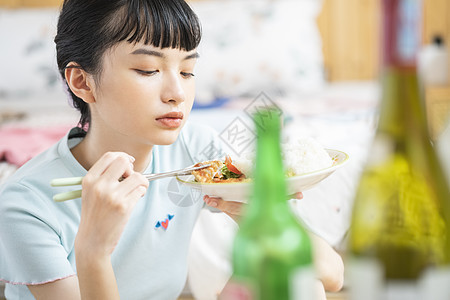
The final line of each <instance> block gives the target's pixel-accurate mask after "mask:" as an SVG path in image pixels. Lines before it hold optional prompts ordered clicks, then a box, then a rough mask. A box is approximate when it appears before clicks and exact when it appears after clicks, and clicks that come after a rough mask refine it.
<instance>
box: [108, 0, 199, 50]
mask: <svg viewBox="0 0 450 300" xmlns="http://www.w3.org/2000/svg"><path fill="white" fill-rule="evenodd" d="M109 25H110V26H107V27H108V28H110V30H111V31H112V32H110V33H109V34H110V35H112V36H113V38H112V40H113V41H117V42H120V41H124V40H126V41H127V42H129V43H138V42H142V43H144V44H146V45H152V46H154V47H159V48H175V49H180V50H185V51H191V50H193V49H195V48H197V46H198V44H199V43H200V39H201V26H200V22H199V20H198V18H197V15H196V14H195V13H194V12H193V11H192V9H191V8H190V7H189V5H188V4H187V3H186V2H184V0H181V1H180V0H147V1H142V0H132V1H127V4H126V5H125V6H123V7H122V9H121V10H120V12H119V14H118V15H114V16H112V18H111V19H110V20H109Z"/></svg>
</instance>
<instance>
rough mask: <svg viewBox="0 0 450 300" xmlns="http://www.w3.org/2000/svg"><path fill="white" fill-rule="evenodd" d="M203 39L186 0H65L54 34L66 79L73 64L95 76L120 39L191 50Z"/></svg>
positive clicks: (86, 116)
mask: <svg viewBox="0 0 450 300" xmlns="http://www.w3.org/2000/svg"><path fill="white" fill-rule="evenodd" d="M200 39H201V27H200V22H199V20H198V18H197V16H196V14H195V13H194V12H193V11H192V9H191V8H190V7H189V5H188V4H187V3H186V2H185V1H184V0H66V1H64V4H63V6H62V9H61V13H60V16H59V20H58V29H57V35H56V37H55V43H56V58H57V62H58V68H59V71H60V74H61V76H62V77H63V79H65V75H64V73H65V69H66V67H67V64H68V63H70V62H75V63H76V64H78V67H79V68H82V69H83V70H85V71H86V72H88V73H90V74H93V75H94V78H97V77H98V76H99V75H100V74H101V71H102V57H103V54H104V53H105V51H107V50H108V49H110V48H111V47H113V46H114V45H115V44H117V43H119V42H121V41H125V40H126V41H127V42H129V43H137V42H143V43H145V44H148V45H152V46H155V47H160V48H177V49H180V50H185V51H191V50H193V49H195V48H197V46H198V44H199V43H200ZM67 89H68V91H69V93H70V95H71V97H72V99H73V105H74V107H75V108H77V109H78V110H79V111H80V112H81V118H80V125H81V127H84V126H85V125H86V124H89V122H90V121H91V115H90V111H89V106H88V104H86V103H85V102H84V101H83V100H82V99H80V98H78V97H77V96H76V95H75V94H74V93H73V92H72V91H71V90H70V88H69V87H68V86H67Z"/></svg>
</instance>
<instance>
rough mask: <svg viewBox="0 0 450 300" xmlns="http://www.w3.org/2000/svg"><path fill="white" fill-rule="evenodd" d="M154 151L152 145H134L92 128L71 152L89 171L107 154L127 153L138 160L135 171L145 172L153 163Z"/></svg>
mask: <svg viewBox="0 0 450 300" xmlns="http://www.w3.org/2000/svg"><path fill="white" fill-rule="evenodd" d="M152 149H153V146H152V145H144V144H142V143H137V142H134V143H133V142H131V141H129V139H121V138H117V137H112V136H108V135H105V134H100V133H97V132H96V131H95V130H93V129H92V128H91V129H89V131H88V133H87V134H86V137H85V138H84V139H83V140H82V141H81V142H80V143H79V144H78V145H76V146H75V147H73V148H72V149H71V152H72V154H73V156H74V157H75V159H76V160H77V161H78V162H79V163H80V164H81V165H82V166H83V167H84V168H85V169H86V170H89V169H90V168H91V167H92V166H93V165H94V164H95V162H96V161H97V160H99V159H100V157H102V155H103V154H105V153H106V152H111V151H113V152H125V153H127V154H129V155H131V156H133V157H134V158H135V159H136V161H135V162H134V170H135V171H137V172H144V171H145V169H146V168H147V166H148V165H149V164H150V162H151V153H152Z"/></svg>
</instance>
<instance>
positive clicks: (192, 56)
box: [131, 48, 200, 60]
mask: <svg viewBox="0 0 450 300" xmlns="http://www.w3.org/2000/svg"><path fill="white" fill-rule="evenodd" d="M131 54H134V55H142V54H143V55H151V56H156V57H160V58H165V57H166V56H165V55H164V53H161V52H159V51H155V50H150V49H145V48H139V49H136V50H134V51H133V52H131ZM199 56H200V55H199V54H198V52H195V53H192V54H189V55H187V56H186V57H185V58H184V59H183V60H189V59H195V58H198V57H199Z"/></svg>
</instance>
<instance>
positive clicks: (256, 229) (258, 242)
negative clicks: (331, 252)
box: [223, 109, 314, 300]
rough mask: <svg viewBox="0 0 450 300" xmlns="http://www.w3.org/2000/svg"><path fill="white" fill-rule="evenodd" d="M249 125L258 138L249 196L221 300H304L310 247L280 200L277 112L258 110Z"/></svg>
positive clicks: (282, 195) (281, 173) (283, 191)
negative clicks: (253, 121) (229, 276)
mask: <svg viewBox="0 0 450 300" xmlns="http://www.w3.org/2000/svg"><path fill="white" fill-rule="evenodd" d="M254 120H255V124H256V128H257V134H258V135H257V148H256V164H255V172H254V174H255V178H254V186H253V189H254V190H253V194H252V196H251V198H250V201H249V204H248V207H247V210H246V214H245V215H244V216H243V218H242V220H241V222H240V229H239V231H238V233H237V235H236V237H235V240H234V245H233V252H232V260H233V277H232V279H231V281H230V284H229V285H228V286H227V288H226V289H225V291H224V293H223V295H224V297H223V298H224V299H261V300H262V299H267V300H269V299H271V300H279V299H283V300H287V299H308V300H310V299H312V298H311V297H312V296H311V288H312V286H313V284H312V281H314V275H313V270H312V269H313V262H312V251H311V242H310V239H309V236H308V234H307V233H306V231H305V229H304V228H303V227H302V225H301V224H300V223H299V221H298V220H297V219H296V217H295V216H294V215H293V213H292V212H291V209H290V207H289V203H288V201H287V198H286V183H285V175H284V168H283V162H282V156H281V145H280V123H281V120H280V112H279V111H277V110H271V109H268V110H263V111H260V112H258V113H256V114H255V115H254ZM262 124H263V126H261V125H262ZM258 125H259V126H258Z"/></svg>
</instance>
